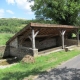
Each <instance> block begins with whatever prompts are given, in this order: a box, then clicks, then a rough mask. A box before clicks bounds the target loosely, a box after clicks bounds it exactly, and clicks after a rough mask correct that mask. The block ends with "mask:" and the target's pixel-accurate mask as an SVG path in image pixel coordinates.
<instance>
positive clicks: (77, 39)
mask: <svg viewBox="0 0 80 80" xmlns="http://www.w3.org/2000/svg"><path fill="white" fill-rule="evenodd" d="M78 45H79V30H77V46H78Z"/></svg>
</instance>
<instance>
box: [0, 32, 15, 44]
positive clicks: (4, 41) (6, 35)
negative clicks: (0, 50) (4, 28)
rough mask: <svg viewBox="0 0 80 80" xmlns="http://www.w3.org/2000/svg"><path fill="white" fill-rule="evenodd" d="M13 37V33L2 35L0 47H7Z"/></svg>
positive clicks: (0, 35) (0, 34) (0, 36)
mask: <svg viewBox="0 0 80 80" xmlns="http://www.w3.org/2000/svg"><path fill="white" fill-rule="evenodd" d="M13 35H14V34H12V33H0V45H5V44H6V42H7V41H8V40H9V39H10V38H11V37H12V36H13Z"/></svg>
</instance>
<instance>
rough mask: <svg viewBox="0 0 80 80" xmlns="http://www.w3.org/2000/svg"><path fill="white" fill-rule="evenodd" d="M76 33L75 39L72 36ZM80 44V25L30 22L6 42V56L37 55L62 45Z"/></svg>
mask: <svg viewBox="0 0 80 80" xmlns="http://www.w3.org/2000/svg"><path fill="white" fill-rule="evenodd" d="M73 33H74V34H75V35H76V37H75V39H73V38H71V35H72V34H73ZM65 45H66V46H70V45H79V27H75V26H68V25H56V24H41V23H30V24H28V25H26V26H25V27H24V28H23V29H22V30H20V31H19V32H18V33H17V34H15V35H14V36H13V37H12V38H11V39H10V40H9V41H8V42H7V43H6V53H5V54H4V57H8V56H15V57H18V58H23V57H24V56H25V55H27V54H29V55H32V56H37V55H38V54H39V52H40V51H43V50H46V49H50V48H55V47H59V46H62V47H61V48H62V49H64V48H65Z"/></svg>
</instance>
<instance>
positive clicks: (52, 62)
mask: <svg viewBox="0 0 80 80" xmlns="http://www.w3.org/2000/svg"><path fill="white" fill-rule="evenodd" d="M79 54H80V51H79V50H73V51H69V52H64V51H60V52H55V53H51V54H49V55H46V56H40V57H36V58H35V63H32V64H31V63H30V64H27V63H22V62H20V63H18V64H16V65H14V66H11V67H10V68H5V69H0V80H23V79H24V78H25V77H29V76H30V75H37V74H39V73H43V71H45V70H47V69H50V68H55V67H56V66H58V65H59V64H61V63H62V62H64V61H67V60H69V59H71V58H72V57H74V56H77V55H79Z"/></svg>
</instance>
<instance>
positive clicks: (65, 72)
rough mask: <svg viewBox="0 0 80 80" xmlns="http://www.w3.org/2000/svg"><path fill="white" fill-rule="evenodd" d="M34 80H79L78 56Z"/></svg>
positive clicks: (79, 60)
mask: <svg viewBox="0 0 80 80" xmlns="http://www.w3.org/2000/svg"><path fill="white" fill-rule="evenodd" d="M35 80H80V55H78V56H76V57H75V58H73V59H71V60H69V61H67V62H65V63H63V64H62V65H60V66H58V67H57V68H55V69H52V70H51V71H49V72H45V73H43V74H40V75H39V76H38V78H36V79H35Z"/></svg>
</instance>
